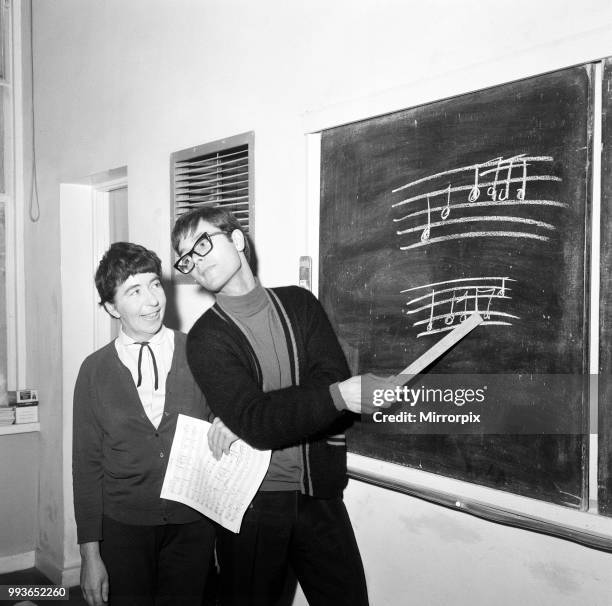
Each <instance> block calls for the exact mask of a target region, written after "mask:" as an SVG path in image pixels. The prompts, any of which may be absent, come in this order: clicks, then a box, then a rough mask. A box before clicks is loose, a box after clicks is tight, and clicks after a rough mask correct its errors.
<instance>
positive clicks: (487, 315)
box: [481, 286, 495, 320]
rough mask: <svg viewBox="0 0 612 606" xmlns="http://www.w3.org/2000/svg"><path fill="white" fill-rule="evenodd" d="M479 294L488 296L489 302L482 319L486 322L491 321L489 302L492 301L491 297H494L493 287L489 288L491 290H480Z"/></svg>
mask: <svg viewBox="0 0 612 606" xmlns="http://www.w3.org/2000/svg"><path fill="white" fill-rule="evenodd" d="M481 293H482V294H483V295H485V296H488V299H489V302H488V303H487V309H486V310H485V313H484V318H485V319H487V320H490V319H491V301H492V300H493V297H495V287H494V286H493V287H491V288H483V289H482V290H481Z"/></svg>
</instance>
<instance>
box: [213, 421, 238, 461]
mask: <svg viewBox="0 0 612 606" xmlns="http://www.w3.org/2000/svg"><path fill="white" fill-rule="evenodd" d="M237 439H238V436H237V435H236V434H235V433H234V432H233V431H232V430H231V429H229V428H228V427H227V426H226V425H225V423H223V421H222V420H221V419H220V418H219V417H215V420H214V421H213V422H212V425H211V427H210V429H209V430H208V445H209V446H210V449H211V450H212V453H213V457H215V459H217V461H218V460H219V459H220V458H221V457H222V456H223V453H225V454H229V451H230V446H231V445H232V444H233V443H234V442H235V441H236V440H237Z"/></svg>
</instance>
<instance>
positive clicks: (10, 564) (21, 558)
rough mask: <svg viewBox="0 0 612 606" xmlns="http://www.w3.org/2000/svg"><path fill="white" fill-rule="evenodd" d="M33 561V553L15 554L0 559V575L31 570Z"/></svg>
mask: <svg viewBox="0 0 612 606" xmlns="http://www.w3.org/2000/svg"><path fill="white" fill-rule="evenodd" d="M34 561H35V552H34V551H26V552H25V553H16V554H14V555H10V556H3V557H0V574H4V573H5V572H15V571H17V570H25V569H26V568H33V567H34Z"/></svg>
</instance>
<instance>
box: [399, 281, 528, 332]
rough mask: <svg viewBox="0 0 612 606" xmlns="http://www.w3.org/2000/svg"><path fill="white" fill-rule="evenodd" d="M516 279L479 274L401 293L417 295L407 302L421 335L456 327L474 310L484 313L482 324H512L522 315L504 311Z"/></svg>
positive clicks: (408, 313)
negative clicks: (512, 284)
mask: <svg viewBox="0 0 612 606" xmlns="http://www.w3.org/2000/svg"><path fill="white" fill-rule="evenodd" d="M512 282H515V280H513V279H512V278H510V277H508V276H478V277H472V278H457V279H455V280H445V281H444V282H435V283H432V284H423V285H422V286H415V287H413V288H406V289H405V290H402V291H401V292H402V294H403V293H414V294H415V295H416V296H414V297H412V298H411V299H409V300H408V301H407V302H406V311H405V313H406V314H407V315H409V316H411V317H414V318H415V321H414V322H413V324H412V325H413V326H415V327H417V328H418V329H419V330H420V332H419V333H418V334H417V338H418V337H424V336H426V335H432V334H436V333H440V332H446V331H449V330H452V329H453V328H454V327H455V326H456V325H457V324H460V323H461V322H464V321H465V320H466V319H467V318H468V317H469V316H470V315H471V314H472V313H474V312H478V313H480V314H481V315H482V317H483V319H484V321H483V323H482V326H487V325H489V326H491V325H493V326H512V324H513V322H512V321H513V320H519V319H520V318H519V317H518V316H516V315H514V314H511V313H509V312H508V311H503V309H506V308H507V304H508V303H509V302H510V301H511V299H512V296H511V291H512V287H511V283H512ZM420 293H423V294H420ZM411 296H412V295H411ZM423 328H425V330H422V329H423Z"/></svg>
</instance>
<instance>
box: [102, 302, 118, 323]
mask: <svg viewBox="0 0 612 606" xmlns="http://www.w3.org/2000/svg"><path fill="white" fill-rule="evenodd" d="M104 309H106V311H107V312H108V314H109V315H111V316H113V318H117V320H118V319H119V318H120V317H121V316H120V315H119V312H118V311H117V309H116V308H115V306H114V305H113V304H112V303H110V302H109V301H106V302H105V303H104Z"/></svg>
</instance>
